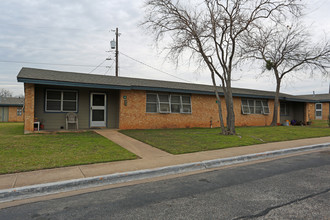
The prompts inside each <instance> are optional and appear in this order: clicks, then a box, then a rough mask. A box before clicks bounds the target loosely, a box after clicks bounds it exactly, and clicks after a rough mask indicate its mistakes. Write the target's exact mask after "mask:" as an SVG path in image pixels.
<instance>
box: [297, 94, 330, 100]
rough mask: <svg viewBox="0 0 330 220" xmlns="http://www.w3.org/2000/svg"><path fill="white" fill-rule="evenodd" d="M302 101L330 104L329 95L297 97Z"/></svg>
mask: <svg viewBox="0 0 330 220" xmlns="http://www.w3.org/2000/svg"><path fill="white" fill-rule="evenodd" d="M297 97H299V98H302V99H310V100H313V101H320V102H330V94H329V93H325V94H314V95H299V96H297Z"/></svg>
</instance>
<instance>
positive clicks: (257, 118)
mask: <svg viewBox="0 0 330 220" xmlns="http://www.w3.org/2000/svg"><path fill="white" fill-rule="evenodd" d="M124 96H126V97H127V106H125V102H124V98H123V97H124ZM221 103H222V108H223V116H224V121H225V123H226V107H225V102H224V99H222V101H221ZM191 104H192V113H191V114H174V113H171V114H161V113H146V91H139V90H122V91H121V94H120V119H119V128H120V129H149V128H150V129H154V128H187V127H209V126H210V119H211V118H212V121H213V126H214V127H218V126H219V113H218V105H217V103H216V98H215V96H213V95H197V94H192V95H191ZM268 104H269V108H270V114H269V115H257V114H255V115H254V114H253V115H243V114H241V98H234V111H235V118H236V125H237V126H265V125H270V123H271V121H272V112H273V101H269V103H268Z"/></svg>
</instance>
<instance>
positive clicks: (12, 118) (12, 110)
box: [8, 106, 24, 122]
mask: <svg viewBox="0 0 330 220" xmlns="http://www.w3.org/2000/svg"><path fill="white" fill-rule="evenodd" d="M17 108H21V109H22V107H16V106H11V107H9V114H8V121H9V122H23V121H24V117H23V115H24V113H23V111H22V115H21V116H17Z"/></svg>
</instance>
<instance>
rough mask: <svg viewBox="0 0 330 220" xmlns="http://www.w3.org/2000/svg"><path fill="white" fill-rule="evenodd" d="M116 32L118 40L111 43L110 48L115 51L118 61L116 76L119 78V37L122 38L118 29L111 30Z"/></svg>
mask: <svg viewBox="0 0 330 220" xmlns="http://www.w3.org/2000/svg"><path fill="white" fill-rule="evenodd" d="M111 31H113V32H115V35H116V40H112V41H110V48H111V50H113V49H115V59H116V67H115V72H116V76H117V77H118V60H119V59H118V57H119V52H118V37H119V36H120V33H119V32H118V28H116V30H111ZM109 52H110V51H109Z"/></svg>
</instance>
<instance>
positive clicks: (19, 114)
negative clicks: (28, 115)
mask: <svg viewBox="0 0 330 220" xmlns="http://www.w3.org/2000/svg"><path fill="white" fill-rule="evenodd" d="M22 112H23V109H22V108H17V116H22Z"/></svg>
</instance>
